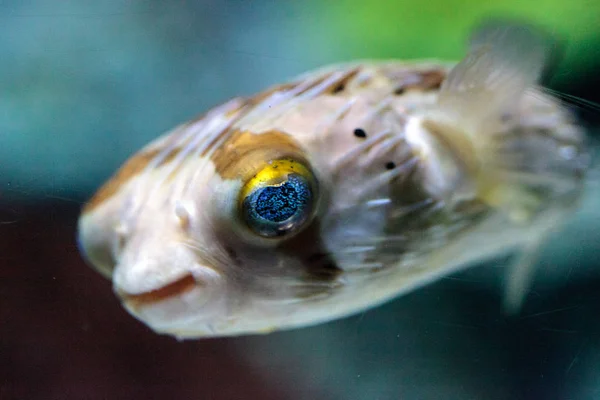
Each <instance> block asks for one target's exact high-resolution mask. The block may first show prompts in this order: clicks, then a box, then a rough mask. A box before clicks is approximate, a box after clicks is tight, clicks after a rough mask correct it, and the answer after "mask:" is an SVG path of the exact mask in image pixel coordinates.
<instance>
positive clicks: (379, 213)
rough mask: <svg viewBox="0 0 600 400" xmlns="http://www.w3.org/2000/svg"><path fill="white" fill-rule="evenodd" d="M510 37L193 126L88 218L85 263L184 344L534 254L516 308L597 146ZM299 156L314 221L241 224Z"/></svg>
mask: <svg viewBox="0 0 600 400" xmlns="http://www.w3.org/2000/svg"><path fill="white" fill-rule="evenodd" d="M494 29H496V31H490V30H489V29H486V30H481V31H480V33H479V34H476V35H475V38H474V40H473V41H472V43H473V44H472V47H471V50H470V52H469V53H468V54H467V56H466V57H465V59H463V60H462V61H461V62H460V63H446V62H440V61H435V60H428V61H413V62H406V61H394V60H392V61H371V60H364V61H357V62H351V63H344V64H337V65H332V66H327V67H325V68H321V69H318V70H315V71H312V72H309V73H307V74H304V75H302V76H300V77H298V78H296V79H293V80H291V81H290V82H288V83H284V84H281V85H276V86H273V87H272V88H269V89H267V90H265V91H263V92H261V93H259V94H257V95H255V96H252V97H248V98H236V99H233V100H231V101H229V102H227V103H225V104H223V105H221V106H218V107H216V108H214V109H212V110H209V111H208V112H207V113H206V114H204V115H202V116H200V117H198V118H196V119H194V120H192V121H190V122H187V123H184V124H182V125H180V126H179V127H177V128H175V129H174V130H173V131H171V132H168V133H166V134H165V135H163V136H161V137H159V138H158V139H156V140H155V141H153V142H152V143H150V144H149V145H148V146H146V147H145V148H143V149H142V150H140V151H139V152H138V153H136V154H134V155H133V156H132V157H131V158H130V159H129V160H128V161H127V162H126V163H125V164H124V166H123V167H122V168H121V169H120V170H119V171H118V172H117V173H116V174H115V175H114V176H113V177H112V178H111V179H110V180H109V181H108V182H107V183H106V184H105V185H104V186H103V187H102V188H100V190H99V191H98V192H97V193H96V195H95V196H94V197H93V198H92V199H91V200H90V201H89V202H88V203H87V205H86V206H85V207H84V208H83V210H82V215H81V218H80V221H79V236H78V239H79V242H80V248H81V251H82V253H83V255H84V257H85V258H86V259H87V260H88V262H89V263H90V264H91V265H92V266H94V267H95V268H96V269H98V270H99V271H100V272H101V273H102V274H103V275H104V276H106V277H107V278H109V279H112V282H113V286H114V291H115V293H116V294H117V296H119V298H120V299H121V301H122V302H123V305H124V307H125V308H126V309H127V310H128V311H129V312H130V313H131V314H132V315H133V316H134V317H136V318H138V319H139V320H141V321H142V322H143V323H145V324H146V325H148V326H149V327H150V328H151V329H153V330H154V331H155V332H157V333H161V334H168V335H173V336H176V337H178V338H201V337H218V336H235V335H242V334H257V333H268V332H272V331H275V330H282V329H292V328H298V327H303V326H308V325H314V324H318V323H323V322H327V321H330V320H334V319H337V318H341V317H344V316H347V315H351V314H355V313H358V312H360V311H363V310H365V309H368V308H371V307H374V306H377V305H378V304H381V303H383V302H386V301H389V300H390V299H392V298H394V297H397V296H400V295H401V294H403V293H406V292H409V291H411V290H415V289H416V288H418V287H420V286H423V285H426V284H428V283H430V282H433V281H435V280H436V279H439V278H440V277H442V276H445V275H448V274H450V273H452V272H454V271H457V270H460V269H463V268H466V267H468V266H470V265H473V264H476V263H480V262H482V261H485V260H488V259H492V258H494V257H497V256H499V255H504V254H506V253H513V252H518V251H519V250H521V251H523V252H524V253H523V254H525V256H524V257H523V258H522V259H523V260H526V261H527V263H526V264H525V265H523V264H516V265H519V269H518V270H517V272H515V273H513V275H512V276H515V277H516V278H515V279H513V283H512V285H513V286H512V288H513V289H509V297H510V300H509V303H510V304H512V305H513V306H514V305H515V304H518V303H519V301H520V300H519V299H520V298H521V297H522V296H523V295H524V293H525V292H526V286H527V285H526V283H527V282H526V281H527V279H529V277H530V274H528V273H523V274H521V275H522V277H519V276H521V275H519V273H518V272H519V271H525V270H527V268H530V267H531V265H532V261H531V257H530V255H531V252H532V251H535V249H536V248H537V246H536V245H537V244H538V243H541V242H542V241H543V239H544V238H545V237H546V236H547V235H548V234H549V232H552V231H553V230H555V229H557V227H559V226H560V224H561V223H562V221H563V220H564V219H565V218H567V217H568V216H569V215H570V213H571V212H572V210H573V209H574V208H575V207H576V206H577V202H578V199H579V197H580V195H581V193H582V191H583V187H584V181H585V173H586V171H587V169H588V167H589V165H588V161H587V160H588V152H587V146H586V142H585V132H584V130H583V128H582V127H581V126H580V125H579V124H578V123H577V121H576V120H575V118H574V116H573V115H571V114H570V112H569V111H568V110H567V109H566V107H565V106H564V105H563V104H561V103H560V102H559V101H558V100H557V99H555V98H553V97H552V96H550V95H549V94H548V93H546V92H545V91H544V90H543V89H542V88H541V87H539V85H538V78H539V74H540V73H541V70H542V69H543V66H544V65H543V63H544V55H545V54H546V52H547V49H546V48H545V47H544V46H543V43H542V42H541V41H539V40H538V38H537V36H536V35H535V34H533V33H530V31H529V29H528V28H523V27H514V26H513V27H510V28H502V27H500V28H498V27H495V28H494ZM499 33H501V34H499ZM477 35H479V36H477ZM478 37H479V38H485V41H484V42H482V40H481V39H479V40H478V39H477V38H478ZM520 38H523V39H524V40H525V39H527V41H526V43H528V46H530V47H531V48H530V50H531V51H529V53H528V54H522V52H520V50H519V49H520V48H519V46H516V48H517V50H519V51H515V50H514V49H512V47H511V46H513V45H514V43H515V40H517V39H519V40H520ZM482 49H483V50H482ZM519 57H522V58H523V59H521V58H519ZM357 130H359V131H358V132H359V133H356V131H357ZM286 157H291V158H293V159H294V160H296V161H297V162H300V163H302V165H304V166H305V167H306V169H307V170H308V171H309V174H310V175H312V176H309V180H310V181H311V182H313V184H314V186H313V197H314V198H315V202H314V204H312V207H313V208H312V210H313V211H311V216H310V218H308V219H307V222H306V223H304V224H303V225H302V226H300V227H298V229H296V230H294V231H293V232H292V233H291V234H289V235H287V236H284V237H281V238H277V239H266V238H264V237H260V236H259V235H256V234H254V233H253V232H252V230H251V229H248V226H246V225H245V224H244V223H243V222H242V221H241V220H240V218H239V210H238V207H239V204H240V202H239V193H240V192H242V191H243V188H244V185H245V184H246V183H247V182H248V181H249V180H250V179H252V177H253V176H255V175H256V174H257V172H258V171H259V170H260V169H261V168H263V167H264V166H265V165H266V164H267V163H269V161H272V160H277V159H282V158H286Z"/></svg>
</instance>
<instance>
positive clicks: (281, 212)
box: [255, 178, 308, 222]
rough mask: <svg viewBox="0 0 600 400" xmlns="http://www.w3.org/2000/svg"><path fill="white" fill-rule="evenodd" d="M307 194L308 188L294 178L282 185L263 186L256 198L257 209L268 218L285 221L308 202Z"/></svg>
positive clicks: (273, 220) (274, 220) (263, 216)
mask: <svg viewBox="0 0 600 400" xmlns="http://www.w3.org/2000/svg"><path fill="white" fill-rule="evenodd" d="M307 196H308V193H307V191H306V189H305V188H304V187H303V186H302V185H301V184H300V185H299V182H297V181H296V179H293V178H292V179H290V180H288V181H287V182H285V183H283V184H282V185H280V186H270V187H265V188H263V189H262V190H261V191H260V194H259V195H258V197H257V199H256V208H255V210H256V213H257V214H258V215H260V216H261V217H262V218H264V219H266V220H269V221H272V222H281V221H285V220H286V219H288V218H290V217H291V216H293V215H294V214H295V213H296V211H297V210H298V207H301V206H302V205H304V204H306V203H307V200H308V199H307Z"/></svg>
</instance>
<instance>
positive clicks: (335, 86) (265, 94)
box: [248, 67, 360, 106]
mask: <svg viewBox="0 0 600 400" xmlns="http://www.w3.org/2000/svg"><path fill="white" fill-rule="evenodd" d="M359 72H360V68H359V67H356V68H353V69H351V70H348V71H346V73H345V74H344V75H343V76H341V77H340V78H339V79H337V80H336V81H334V82H331V83H330V84H329V85H328V86H326V87H324V88H323V90H322V91H321V92H320V93H318V95H323V94H336V93H340V92H342V91H343V90H344V89H345V87H346V86H347V85H348V83H349V82H350V80H351V79H353V78H354V77H355V76H356V75H357V74H358V73H359ZM333 74H334V72H329V73H325V74H323V75H321V76H319V77H318V78H315V77H310V78H306V79H314V82H312V83H311V84H310V85H308V86H306V87H305V88H303V89H302V90H301V91H299V92H298V93H297V94H296V95H297V96H300V95H302V94H303V93H306V92H308V91H309V90H311V89H313V88H314V87H316V86H318V85H320V84H321V83H323V82H324V81H326V80H327V79H329V78H330V77H331V75H333ZM303 83H304V81H297V82H289V83H284V84H281V85H275V86H272V87H270V88H269V89H267V90H264V91H262V92H260V93H258V94H256V95H254V96H252V97H250V98H249V99H248V104H249V105H251V106H254V105H256V104H259V103H261V102H262V101H264V100H266V99H268V98H269V97H270V96H272V95H273V94H274V93H281V92H287V91H290V90H293V89H295V88H297V87H298V86H300V85H302V84H303Z"/></svg>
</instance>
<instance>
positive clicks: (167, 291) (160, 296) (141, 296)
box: [115, 274, 202, 310]
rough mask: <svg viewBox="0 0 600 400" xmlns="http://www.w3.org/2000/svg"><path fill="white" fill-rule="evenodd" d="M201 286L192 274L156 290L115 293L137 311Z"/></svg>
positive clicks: (117, 290) (118, 290)
mask: <svg viewBox="0 0 600 400" xmlns="http://www.w3.org/2000/svg"><path fill="white" fill-rule="evenodd" d="M201 286H202V285H200V284H199V283H198V281H197V280H196V279H195V278H194V276H193V275H192V274H185V275H183V276H182V277H181V278H179V279H177V280H175V281H173V282H171V283H168V284H166V285H164V286H162V287H160V288H158V289H154V290H149V291H146V292H142V293H135V294H131V293H128V292H126V291H123V290H120V289H118V288H117V289H115V292H116V293H117V295H118V296H119V297H120V298H121V299H122V300H123V302H124V303H125V304H127V306H128V307H131V308H132V309H133V310H139V309H140V308H143V307H146V306H150V305H154V304H157V303H161V302H164V301H166V300H169V299H173V298H175V297H179V296H181V295H183V294H184V293H187V292H190V291H192V290H194V289H197V288H200V287H201Z"/></svg>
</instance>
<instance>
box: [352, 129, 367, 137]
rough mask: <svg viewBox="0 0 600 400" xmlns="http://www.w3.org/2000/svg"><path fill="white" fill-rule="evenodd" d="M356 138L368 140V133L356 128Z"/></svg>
mask: <svg viewBox="0 0 600 400" xmlns="http://www.w3.org/2000/svg"><path fill="white" fill-rule="evenodd" d="M354 136H356V137H359V138H366V137H367V132H365V130H364V129H361V128H356V129H355V130H354Z"/></svg>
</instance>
